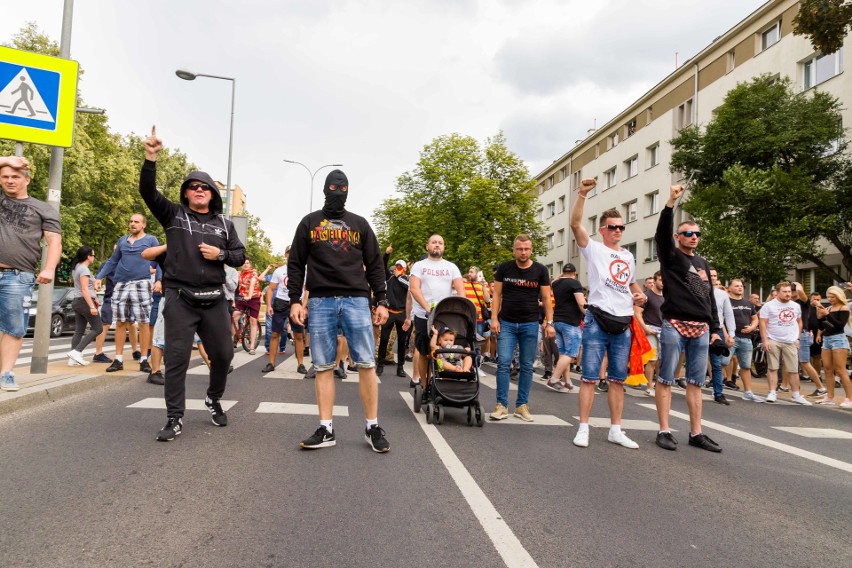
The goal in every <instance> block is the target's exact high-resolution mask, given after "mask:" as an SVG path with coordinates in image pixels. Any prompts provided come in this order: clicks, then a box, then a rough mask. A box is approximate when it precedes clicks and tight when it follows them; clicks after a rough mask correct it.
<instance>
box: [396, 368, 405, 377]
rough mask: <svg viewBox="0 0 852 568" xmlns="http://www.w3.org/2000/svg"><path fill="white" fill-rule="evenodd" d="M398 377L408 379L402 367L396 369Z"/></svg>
mask: <svg viewBox="0 0 852 568" xmlns="http://www.w3.org/2000/svg"><path fill="white" fill-rule="evenodd" d="M396 376H397V377H402V378H405V377H407V376H408V375H406V374H405V369H403V368H402V367H397V368H396Z"/></svg>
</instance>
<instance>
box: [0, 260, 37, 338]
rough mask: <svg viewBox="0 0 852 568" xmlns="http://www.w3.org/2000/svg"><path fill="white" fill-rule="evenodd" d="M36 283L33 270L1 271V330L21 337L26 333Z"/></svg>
mask: <svg viewBox="0 0 852 568" xmlns="http://www.w3.org/2000/svg"><path fill="white" fill-rule="evenodd" d="M34 284H35V274H33V273H32V272H21V271H19V270H12V271H6V272H0V332H2V333H5V334H8V335H10V336H12V337H19V338H20V337H23V336H24V335H26V333H27V322H28V321H29V319H30V304H31V303H32V299H33V285H34ZM48 299H49V298H48Z"/></svg>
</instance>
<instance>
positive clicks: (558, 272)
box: [556, 260, 565, 274]
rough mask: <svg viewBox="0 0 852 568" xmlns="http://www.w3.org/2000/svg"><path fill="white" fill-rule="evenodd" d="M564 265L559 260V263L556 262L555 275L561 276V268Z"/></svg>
mask: <svg viewBox="0 0 852 568" xmlns="http://www.w3.org/2000/svg"><path fill="white" fill-rule="evenodd" d="M564 265H565V263H564V262H562V261H561V260H560V261H559V262H557V263H556V273H557V274H562V267H563V266H564Z"/></svg>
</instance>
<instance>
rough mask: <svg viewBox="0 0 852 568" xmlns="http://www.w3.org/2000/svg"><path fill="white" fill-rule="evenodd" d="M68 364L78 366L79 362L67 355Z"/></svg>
mask: <svg viewBox="0 0 852 568" xmlns="http://www.w3.org/2000/svg"><path fill="white" fill-rule="evenodd" d="M68 366H69V367H79V366H80V363H78V362H77V361H75V360H74V359H72V358H70V357H69V358H68Z"/></svg>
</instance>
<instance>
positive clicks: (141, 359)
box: [139, 355, 148, 363]
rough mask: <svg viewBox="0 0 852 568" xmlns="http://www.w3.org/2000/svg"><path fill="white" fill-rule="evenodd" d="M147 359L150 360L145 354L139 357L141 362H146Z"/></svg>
mask: <svg viewBox="0 0 852 568" xmlns="http://www.w3.org/2000/svg"><path fill="white" fill-rule="evenodd" d="M147 360H148V358H147V357H145V356H144V355H142V356H141V357H139V362H140V363H144V362H145V361H147Z"/></svg>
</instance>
